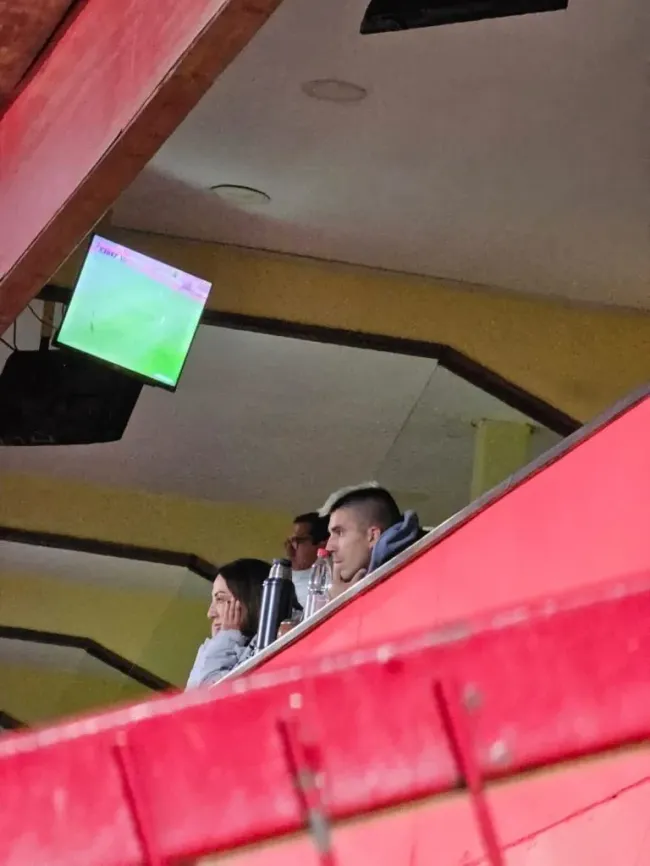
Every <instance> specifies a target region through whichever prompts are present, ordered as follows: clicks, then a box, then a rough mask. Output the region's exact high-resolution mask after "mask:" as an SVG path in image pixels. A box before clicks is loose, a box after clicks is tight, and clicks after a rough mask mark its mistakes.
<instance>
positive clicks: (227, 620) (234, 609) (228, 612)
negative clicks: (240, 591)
mask: <svg viewBox="0 0 650 866" xmlns="http://www.w3.org/2000/svg"><path fill="white" fill-rule="evenodd" d="M242 619H243V613H242V606H241V602H240V601H236V600H235V599H233V600H232V601H227V602H226V608H225V610H224V614H223V619H222V621H221V629H222V631H227V630H228V629H234V630H235V631H241V624H242Z"/></svg>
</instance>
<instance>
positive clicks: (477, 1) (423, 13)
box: [361, 0, 569, 34]
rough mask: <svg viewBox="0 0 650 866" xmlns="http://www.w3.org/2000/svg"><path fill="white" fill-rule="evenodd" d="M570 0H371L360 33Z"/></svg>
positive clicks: (562, 5)
mask: <svg viewBox="0 0 650 866" xmlns="http://www.w3.org/2000/svg"><path fill="white" fill-rule="evenodd" d="M568 2H569V0H370V5H369V6H368V8H367V10H366V14H365V15H364V16H363V21H362V22H361V33H363V34H369V33H388V32H390V31H394V30H414V29H417V28H419V27H439V26H441V25H443V24H461V23H463V22H468V21H482V20H484V19H486V18H506V17H508V16H510V15H530V14H536V13H539V12H557V11H559V10H561V9H566V8H567V6H568Z"/></svg>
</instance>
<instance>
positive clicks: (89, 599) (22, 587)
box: [0, 571, 209, 708]
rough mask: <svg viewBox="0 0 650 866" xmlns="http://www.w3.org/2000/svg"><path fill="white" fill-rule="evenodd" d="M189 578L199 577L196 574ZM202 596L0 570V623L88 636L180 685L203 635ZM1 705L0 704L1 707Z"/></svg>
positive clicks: (203, 605)
mask: <svg viewBox="0 0 650 866" xmlns="http://www.w3.org/2000/svg"><path fill="white" fill-rule="evenodd" d="M191 579H193V580H196V581H200V580H202V578H200V577H199V576H198V575H192V576H191ZM208 590H209V585H208V583H207V581H206V599H205V600H201V599H200V598H182V597H179V596H178V595H174V594H172V593H164V592H157V591H156V589H155V587H152V588H151V590H147V589H141V588H138V589H129V588H125V587H123V586H120V587H118V588H116V589H111V588H110V587H107V586H105V585H102V584H93V583H92V578H90V580H89V581H88V582H87V583H86V582H84V583H82V582H76V581H66V580H62V579H60V578H54V577H52V576H47V575H45V574H43V575H39V574H29V573H25V572H17V571H13V572H7V571H3V572H0V599H1V605H0V625H5V626H16V627H22V628H30V629H37V630H40V631H53V632H59V633H60V634H66V635H77V636H79V637H88V638H91V639H92V640H95V641H97V642H98V643H100V644H102V645H103V646H105V647H106V648H107V649H110V650H113V652H116V653H118V654H119V655H121V656H122V657H123V658H126V659H128V660H129V661H132V662H135V663H136V664H139V665H140V666H141V667H144V668H146V669H147V670H150V671H151V672H152V673H154V674H157V675H158V676H160V677H162V678H163V679H165V680H167V681H168V682H170V683H172V684H173V685H178V686H180V685H183V683H184V682H185V681H186V679H187V674H188V673H189V669H190V667H191V665H192V661H193V660H194V656H195V654H196V649H197V646H198V644H199V643H200V642H201V641H202V640H203V639H204V638H205V637H207V620H206V609H207V601H208V599H207V596H208ZM0 708H1V707H0Z"/></svg>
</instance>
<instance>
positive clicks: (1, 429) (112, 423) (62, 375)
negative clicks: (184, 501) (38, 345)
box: [0, 349, 142, 445]
mask: <svg viewBox="0 0 650 866" xmlns="http://www.w3.org/2000/svg"><path fill="white" fill-rule="evenodd" d="M141 390H142V382H140V381H139V380H137V379H134V378H132V377H131V376H127V375H125V374H124V373H120V372H119V371H117V370H114V369H112V368H111V367H105V366H103V365H101V364H98V363H97V362H95V361H93V360H92V359H88V358H86V357H85V356H83V355H76V354H73V353H68V352H62V351H59V350H52V349H51V350H47V351H43V350H39V351H35V352H21V351H18V352H14V353H13V354H12V355H10V356H9V358H8V359H7V361H6V363H5V366H4V369H3V371H2V373H1V374H0V445H91V444H94V443H97V442H115V441H116V440H118V439H121V438H122V436H123V434H124V431H125V429H126V425H127V424H128V422H129V418H130V417H131V413H132V412H133V409H134V407H135V404H136V402H137V400H138V397H139V396H140V392H141Z"/></svg>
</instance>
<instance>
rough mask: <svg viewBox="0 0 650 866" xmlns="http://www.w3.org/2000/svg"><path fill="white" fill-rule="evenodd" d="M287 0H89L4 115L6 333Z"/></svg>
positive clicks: (1, 309)
mask: <svg viewBox="0 0 650 866" xmlns="http://www.w3.org/2000/svg"><path fill="white" fill-rule="evenodd" d="M280 2H281V0H183V2H182V3H181V2H177V0H129V2H126V0H87V3H86V5H85V6H84V7H82V8H81V10H80V11H79V13H78V14H77V15H76V16H75V17H74V19H73V20H72V21H71V23H70V25H69V27H67V28H66V30H65V32H64V33H63V34H62V35H61V38H60V40H59V41H58V43H57V44H56V46H55V47H54V49H53V50H52V51H51V53H50V54H49V56H48V57H47V58H46V59H45V60H44V62H43V63H42V65H41V67H40V68H39V69H38V70H37V71H36V72H35V74H34V75H33V77H32V78H31V80H30V81H29V83H28V84H27V86H26V87H25V88H24V89H23V91H22V92H21V93H20V94H19V95H18V97H17V98H16V100H15V101H14V102H13V103H12V104H11V105H10V106H9V108H8V109H7V111H6V112H5V114H4V115H3V116H2V118H1V119H0V154H1V155H2V159H1V161H0V226H2V245H1V246H0V332H2V331H4V330H5V329H6V327H7V326H8V325H9V324H10V323H11V322H12V321H13V320H14V319H15V317H16V316H17V315H18V313H19V312H20V311H21V310H22V309H23V308H24V306H25V305H26V304H27V303H28V301H29V300H30V299H31V298H32V297H33V296H34V295H35V294H37V293H38V291H39V290H40V289H41V287H42V286H43V284H44V283H45V282H47V280H48V278H49V277H50V276H51V275H52V274H53V273H54V271H55V270H56V269H57V268H58V267H59V265H60V264H61V263H62V262H63V261H64V260H65V258H66V257H67V256H68V255H69V254H70V252H71V251H72V250H73V249H74V247H75V246H76V245H77V244H78V243H79V242H80V241H81V240H82V239H83V237H84V236H85V235H86V234H87V232H88V231H89V230H90V229H91V228H92V227H93V225H95V224H96V222H97V221H98V220H99V219H100V218H101V217H102V215H103V214H104V213H105V211H106V210H107V209H108V208H109V207H110V206H111V204H112V203H113V201H114V200H115V199H116V198H117V196H118V195H119V194H120V192H121V191H122V190H123V189H124V188H125V187H126V186H128V184H129V183H131V181H132V180H133V179H134V178H135V177H136V176H137V174H138V173H139V172H140V171H141V169H142V168H143V167H144V166H145V165H146V163H147V162H148V161H149V160H150V159H151V157H152V156H153V155H154V154H155V152H156V151H157V150H158V148H159V147H160V145H161V144H162V143H163V142H164V141H165V140H166V139H167V138H168V137H169V135H170V134H171V133H172V132H173V131H174V129H175V128H176V127H177V126H178V125H179V123H180V122H181V121H182V120H183V118H184V117H185V116H186V115H187V114H188V112H189V111H190V109H191V108H192V107H193V106H194V105H195V104H196V103H197V102H198V100H199V99H200V97H201V96H202V95H203V94H204V93H205V92H206V91H207V90H208V88H209V87H210V86H211V84H212V83H213V82H214V80H215V79H216V78H217V77H218V76H219V74H220V73H221V72H223V70H224V69H225V68H226V67H227V66H228V65H229V63H230V62H231V61H232V60H233V59H234V58H235V57H236V56H237V55H238V54H239V52H240V51H241V50H242V49H243V48H244V46H245V45H246V44H247V43H248V42H249V40H250V39H251V38H252V37H253V36H254V35H255V33H256V32H257V31H258V30H259V28H260V27H261V26H262V25H263V24H264V22H265V21H266V20H267V18H268V17H269V15H270V14H271V13H272V12H273V11H274V9H275V8H276V7H277V6H278V5H279V3H280Z"/></svg>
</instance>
